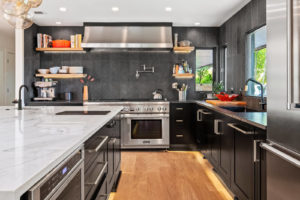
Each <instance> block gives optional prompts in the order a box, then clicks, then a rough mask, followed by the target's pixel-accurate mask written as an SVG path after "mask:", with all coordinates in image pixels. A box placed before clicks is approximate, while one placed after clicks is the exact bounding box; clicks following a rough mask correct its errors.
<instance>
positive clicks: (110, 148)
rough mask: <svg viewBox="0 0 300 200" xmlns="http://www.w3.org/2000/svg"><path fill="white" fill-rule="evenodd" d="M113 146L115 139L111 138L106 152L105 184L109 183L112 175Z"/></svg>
mask: <svg viewBox="0 0 300 200" xmlns="http://www.w3.org/2000/svg"><path fill="white" fill-rule="evenodd" d="M114 144H115V139H114V138H111V139H110V140H109V142H108V151H107V163H108V172H107V182H108V183H111V182H112V180H113V175H114Z"/></svg>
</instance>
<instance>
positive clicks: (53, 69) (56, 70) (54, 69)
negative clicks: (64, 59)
mask: <svg viewBox="0 0 300 200" xmlns="http://www.w3.org/2000/svg"><path fill="white" fill-rule="evenodd" d="M59 69H60V67H51V68H50V73H51V74H57V73H58V71H59Z"/></svg>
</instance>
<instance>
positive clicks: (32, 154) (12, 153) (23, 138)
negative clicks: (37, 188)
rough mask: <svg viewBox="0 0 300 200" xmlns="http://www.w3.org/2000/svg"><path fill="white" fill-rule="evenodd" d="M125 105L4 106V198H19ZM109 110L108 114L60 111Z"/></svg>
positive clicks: (0, 191)
mask: <svg viewBox="0 0 300 200" xmlns="http://www.w3.org/2000/svg"><path fill="white" fill-rule="evenodd" d="M122 108H123V107H122V106H114V107H109V106H96V107H95V106H76V107H75V106H74V107H73V106H67V107H64V106H63V107H26V108H25V110H22V111H18V110H16V109H15V108H14V107H0V126H1V130H0V199H1V200H2V199H5V200H18V199H20V197H21V196H22V194H23V193H25V192H26V191H27V190H28V189H30V188H31V187H32V186H33V185H34V184H35V183H37V182H38V181H39V180H40V179H41V178H43V177H44V176H45V175H47V174H48V173H49V172H50V171H51V170H52V169H53V168H54V167H56V166H57V165H58V164H59V163H61V162H62V161H64V159H65V158H66V157H68V156H69V155H70V154H71V153H72V152H74V151H75V150H76V149H78V148H79V147H80V146H81V145H82V144H83V143H84V142H85V141H86V140H87V139H88V138H90V137H91V136H93V135H94V134H95V133H96V132H97V131H98V130H99V129H101V128H102V127H103V126H104V125H105V124H106V123H107V122H109V121H110V120H111V119H113V118H114V117H115V116H116V115H117V114H118V113H119V112H120V111H121V110H122ZM63 111H109V113H108V114H106V115H56V113H58V112H63Z"/></svg>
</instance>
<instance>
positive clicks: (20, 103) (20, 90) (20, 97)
mask: <svg viewBox="0 0 300 200" xmlns="http://www.w3.org/2000/svg"><path fill="white" fill-rule="evenodd" d="M23 88H25V89H26V91H27V92H28V87H27V86H26V85H21V86H20V87H19V100H15V101H13V103H17V104H18V110H22V109H23V106H22V89H23Z"/></svg>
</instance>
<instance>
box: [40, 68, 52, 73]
mask: <svg viewBox="0 0 300 200" xmlns="http://www.w3.org/2000/svg"><path fill="white" fill-rule="evenodd" d="M38 72H39V73H40V74H49V73H50V70H49V69H38Z"/></svg>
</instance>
